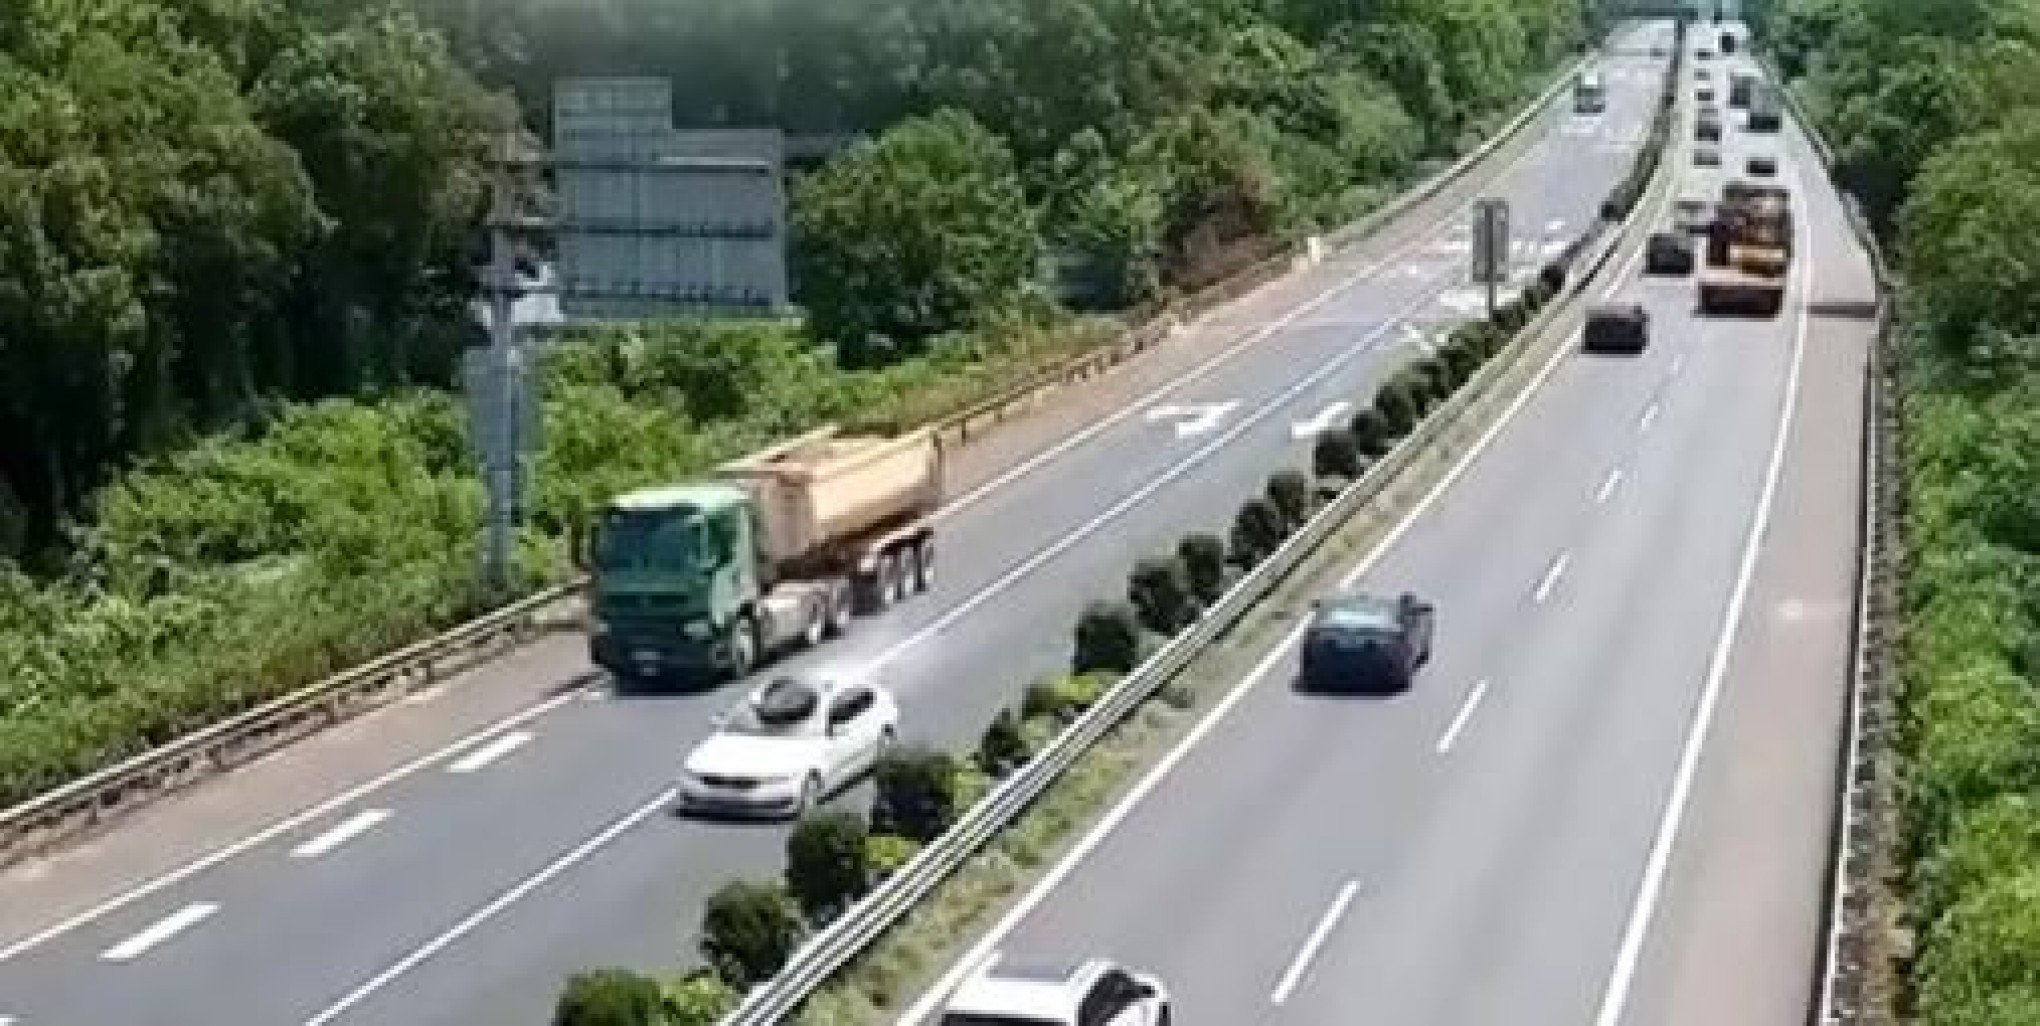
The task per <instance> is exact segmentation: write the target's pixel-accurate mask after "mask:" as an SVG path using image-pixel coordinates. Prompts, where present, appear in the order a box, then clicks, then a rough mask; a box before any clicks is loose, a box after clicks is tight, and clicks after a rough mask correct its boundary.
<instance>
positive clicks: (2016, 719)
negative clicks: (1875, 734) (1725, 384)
mask: <svg viewBox="0 0 2040 1026" xmlns="http://www.w3.org/2000/svg"><path fill="white" fill-rule="evenodd" d="M1764 7H1765V8H1766V20H1765V21H1764V22H1763V23H1762V28H1763V30H1764V31H1765V33H1766V34H1767V35H1768V36H1769V38H1770V40H1771V46H1772V48H1773V51H1774V53H1775V54H1776V55H1777V57H1778V59H1779V60H1780V62H1781V63H1782V65H1783V67H1784V69H1785V71H1786V73H1787V75H1788V76H1789V77H1791V78H1792V79H1793V80H1794V83H1795V85H1796V87H1797V88H1798V90H1799V91H1800V93H1801V94H1802V96H1804V97H1805V98H1806V99H1807V100H1808V101H1809V104H1810V105H1811V107H1812V109H1813V111H1814V114H1815V117H1816V119H1817V120H1818V121H1819V122H1820V123H1821V127H1822V129H1823V131H1824V132H1825V133H1826V134H1827V135H1828V137H1829V138H1830V140H1831V141H1832V142H1833V144H1834V146H1835V148H1836V150H1837V151H1838V153H1839V155H1840V166H1839V168H1838V172H1837V173H1838V175H1839V176H1840V178H1841V179H1842V183H1843V184H1844V186H1846V187H1847V188H1848V189H1849V190H1850V191H1851V192H1852V193H1854V194H1855V195H1856V196H1857V197H1859V198H1860V200H1861V201H1862V204H1863V207H1864V209H1865V212H1866V214H1867V215H1868V217H1869V218H1870V219H1871V221H1872V222H1873V224H1874V225H1875V227H1876V228H1877V230H1878V231H1879V233H1880V234H1881V235H1882V236H1883V237H1884V239H1885V240H1887V241H1888V242H1889V243H1890V244H1891V252H1893V254H1894V261H1895V263H1896V265H1897V271H1898V273H1899V275H1900V300H1901V311H1900V312H1901V315H1902V320H1903V336H1902V351H1903V355H1902V361H1903V365H1902V367H1901V368H1900V371H1901V373H1902V377H1903V389H1902V403H1903V408H1902V421H1903V453H1902V462H1903V467H1904V473H1905V482H1904V492H1905V508H1904V512H1903V517H1904V521H1903V524H1904V537H1905V542H1906V548H1907V552H1906V553H1905V557H1906V559H1905V570H1904V572H1905V615H1906V622H1905V624H1904V626H1903V629H1902V630H1901V631H1900V632H1899V635H1898V636H1899V637H1900V638H1902V645H1903V648H1902V652H1901V660H1902V664H1901V665H1902V669H1903V672H1902V677H1901V692H1900V698H1899V701H1900V706H1901V710H1902V720H1901V724H1900V729H1899V735H1898V747H1899V752H1898V755H1899V758H1900V760H1901V764H1902V767H1903V769H1902V771H1901V775H1900V780H1901V784H1900V796H1901V809H1900V813H1901V816H1900V823H1901V824H1902V827H1901V833H1902V839H1901V840H1900V841H1899V843H1898V846H1897V850H1896V851H1895V852H1893V853H1892V855H1893V856H1894V858H1895V859H1896V860H1897V862H1898V863H1899V864H1900V866H1901V867H1902V870H1901V872H1900V874H1899V877H1898V879H1897V880H1895V881H1893V883H1894V884H1895V885H1896V887H1897V891H1898V893H1899V895H1901V896H1902V905H1903V907H1902V908H1901V909H1899V910H1898V912H1897V916H1896V919H1897V921H1898V923H1899V925H1900V926H1901V927H1902V929H1903V935H1902V936H1901V937H1900V938H1897V939H1895V942H1894V943H1893V944H1892V945H1891V950H1892V951H1893V952H1894V954H1895V958H1894V961H1893V964H1891V965H1887V966H1884V967H1883V969H1884V970H1886V973H1887V975H1890V976H1892V977H1893V979H1892V982H1894V983H1896V984H1897V986H1895V987H1891V988H1889V990H1890V993H1888V994H1887V995H1886V996H1887V997H1888V998H1889V999H1890V1000H1891V1001H1892V1007H1889V1008H1884V1009H1872V1010H1868V1011H1867V1012H1866V1015H1868V1017H1869V1018H1872V1019H1876V1020H1879V1021H1918V1022H1923V1023H1928V1024H1932V1026H2014V1024H2030V1023H2035V1022H2040V911H2036V910H2040V804H2036V803H2040V265H2036V264H2035V263H2034V261H2033V259H2032V249H2033V239H2034V237H2035V233H2036V232H2040V3H2035V2H2034V0H1943V2H1938V3H1933V4H1921V3H1905V2H1899V0H1774V2H1772V3H1767V4H1765V5H1764Z"/></svg>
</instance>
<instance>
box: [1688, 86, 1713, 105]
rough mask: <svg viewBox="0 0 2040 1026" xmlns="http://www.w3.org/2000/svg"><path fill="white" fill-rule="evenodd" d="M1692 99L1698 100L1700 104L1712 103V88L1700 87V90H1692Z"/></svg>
mask: <svg viewBox="0 0 2040 1026" xmlns="http://www.w3.org/2000/svg"><path fill="white" fill-rule="evenodd" d="M1693 99H1695V100H1698V101H1699V102H1701V103H1713V102H1714V87H1713V86H1701V87H1700V88H1698V89H1695V90H1693Z"/></svg>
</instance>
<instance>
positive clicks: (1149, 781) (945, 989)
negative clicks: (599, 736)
mask: <svg viewBox="0 0 2040 1026" xmlns="http://www.w3.org/2000/svg"><path fill="white" fill-rule="evenodd" d="M1578 341H1579V339H1578V334H1577V333H1575V335H1574V337H1573V339H1572V342H1573V344H1575V345H1576V344H1577V343H1578ZM1572 348H1573V346H1572V345H1567V346H1560V347H1558V348H1557V350H1556V351H1554V352H1553V353H1552V354H1551V358H1550V359H1549V360H1547V361H1545V364H1544V366H1543V367H1541V368H1539V369H1538V371H1537V376H1536V377H1535V378H1533V379H1531V381H1530V383H1529V385H1527V386H1526V387H1525V388H1524V389H1523V392H1522V394H1520V395H1518V396H1517V397H1516V398H1515V399H1514V400H1512V401H1511V402H1510V403H1509V405H1508V407H1507V408H1506V409H1504V410H1503V411H1502V415H1501V416H1500V417H1497V418H1496V419H1495V422H1494V423H1493V424H1490V425H1488V428H1487V430H1486V431H1484V432H1482V433H1481V435H1480V437H1479V438H1477V439H1475V440H1474V443H1473V446H1472V447H1471V448H1469V449H1467V451H1466V452H1465V453H1463V454H1462V455H1461V456H1460V457H1459V460H1458V461H1457V462H1455V463H1454V464H1453V465H1452V467H1451V468H1450V469H1449V470H1447V471H1446V472H1445V476H1444V477H1442V478H1440V479H1439V480H1438V483H1437V484H1434V485H1432V486H1431V490H1430V491H1428V492H1425V493H1424V495H1423V497H1422V498H1420V499H1418V500H1417V503H1416V505H1414V506H1412V507H1410V510H1409V512H1407V513H1405V514H1403V517H1402V519H1400V520H1398V521H1396V523H1395V526H1393V527H1391V528H1390V529H1389V531H1388V533H1387V534H1385V535H1383V536H1382V538H1381V540H1380V541H1378V542H1376V543H1375V544H1374V547H1373V548H1372V549H1369V550H1368V551H1367V553H1366V555H1364V556H1362V557H1361V558H1360V561H1359V562H1357V563H1355V564H1354V565H1353V568H1352V569H1351V570H1349V571H1347V572H1346V574H1345V576H1344V577H1342V578H1341V579H1340V582H1339V583H1340V586H1341V587H1348V588H1350V587H1352V586H1353V584H1354V583H1355V582H1357V581H1359V580H1360V578H1361V577H1362V576H1365V575H1366V573H1367V572H1368V571H1369V570H1372V569H1373V568H1374V566H1375V564H1377V563H1379V562H1380V561H1381V557H1382V556H1384V555H1386V554H1387V553H1388V550H1389V549H1390V548H1392V547H1393V546H1394V545H1395V544H1396V543H1397V542H1399V541H1401V540H1402V537H1403V535H1404V534H1407V533H1408V532H1409V530H1410V528H1412V527H1414V526H1415V525H1416V523H1417V521H1418V520H1419V519H1421V518H1422V517H1423V515H1424V514H1425V513H1426V512H1428V511H1429V510H1430V508H1431V506H1432V505H1433V504H1435V503H1436V502H1437V501H1438V500H1439V499H1440V498H1442V497H1443V496H1444V495H1445V493H1446V492H1447V491H1449V490H1450V489H1451V488H1452V486H1453V485H1454V484H1456V483H1458V481H1459V479H1460V478H1461V477H1462V476H1464V475H1465V474H1466V472H1467V471H1468V470H1469V469H1471V468H1472V467H1473V464H1474V461H1476V460H1478V459H1479V458H1480V456H1481V454H1482V453H1484V452H1486V451H1487V450H1488V447H1489V446H1491V445H1493V444H1494V440H1495V439H1496V438H1497V437H1499V436H1500V435H1501V433H1502V429H1504V428H1506V427H1508V426H1509V424H1511V423H1513V422H1514V421H1515V419H1516V416H1517V415H1518V414H1519V413H1521V412H1522V410H1523V407H1524V406H1525V405H1527V404H1528V403H1529V402H1530V399H1531V397H1532V396H1534V395H1536V394H1537V392H1538V391H1539V390H1540V389H1542V388H1543V387H1544V383H1545V382H1546V381H1548V380H1550V378H1551V375H1552V374H1553V373H1555V372H1556V371H1557V370H1558V367H1559V365H1560V364H1561V363H1563V362H1565V358H1566V357H1567V356H1568V355H1570V354H1571V351H1572ZM1306 626H1307V625H1305V624H1298V625H1297V626H1296V627H1295V628H1293V629H1292V630H1290V632H1289V633H1288V634H1287V635H1285V636H1283V638H1282V640H1281V641H1279V642H1277V643H1276V644H1275V647H1274V648H1272V649H1269V650H1268V653H1267V654H1266V655H1264V656H1262V657H1261V659H1260V661H1259V662H1257V663H1255V664H1254V666H1253V668H1252V669H1250V670H1248V671H1247V674H1246V676H1244V677H1241V678H1240V679H1239V681H1238V682H1237V683H1235V684H1234V685H1233V686H1232V689H1231V690H1230V691H1227V692H1226V693H1225V695H1224V696H1223V697H1221V698H1220V699H1219V700H1218V703H1217V704H1216V705H1213V706H1212V707H1211V711H1210V712H1207V713H1205V714H1204V718H1203V719H1201V720H1199V721H1197V723H1196V724H1195V725H1193V726H1192V727H1191V728H1190V732H1189V733H1187V734H1185V735H1183V739H1182V740H1180V741H1178V742H1176V746H1175V747H1174V748H1171V749H1169V751H1168V752H1167V753H1166V754H1165V755H1163V756H1162V759H1161V761H1160V762H1157V763H1155V765H1154V767H1153V768H1152V769H1150V770H1148V772H1147V774H1146V775H1145V776H1143V777H1141V778H1140V780H1139V781H1137V782H1136V783H1135V784H1134V785H1133V787H1132V788H1130V789H1128V790H1127V792H1126V793H1125V794H1124V795H1122V796H1121V797H1120V799H1119V801H1118V802H1116V803H1115V804H1114V805H1113V806H1112V807H1111V808H1110V809H1107V810H1106V812H1105V815H1104V816H1103V817H1101V818H1100V819H1099V820H1098V822H1097V823H1096V824H1094V825H1093V826H1092V827H1091V829H1090V830H1089V831H1088V832H1087V833H1085V834H1084V836H1083V837H1081V838H1079V839H1078V840H1077V843H1076V844H1074V845H1072V846H1071V847H1070V849H1069V851H1067V852H1065V853H1064V854H1063V857H1062V858H1061V859H1060V860H1059V861H1057V862H1056V864H1055V865H1054V866H1053V867H1051V868H1050V869H1049V871H1048V872H1047V873H1046V874H1045V875H1043V876H1042V878H1041V879H1040V880H1038V881H1036V882H1035V884H1034V886H1033V887H1032V888H1029V889H1028V891H1027V893H1026V894H1024V895H1022V896H1021V898H1020V900H1019V901H1017V902H1014V903H1013V905H1012V907H1011V908H1009V909H1007V910H1006V914H1005V915H1004V916H1003V917H1002V918H1000V919H999V921H998V922H996V923H994V924H993V925H992V928H991V929H990V930H987V931H986V932H985V935H984V936H983V937H981V938H979V939H978V942H977V944H976V945H974V946H973V947H972V948H971V949H970V951H968V952H966V953H965V954H964V956H963V957H962V958H959V959H957V961H956V963H955V965H953V966H952V967H951V968H950V970H949V971H948V972H946V973H944V974H943V975H942V977H941V978H940V979H938V980H937V981H936V982H935V983H934V985H932V986H930V987H929V988H928V989H927V990H926V991H924V992H923V993H922V995H921V997H920V999H919V1000H917V1001H915V1002H914V1004H913V1005H912V1006H911V1007H909V1008H908V1009H907V1011H906V1012H905V1013H904V1014H902V1015H901V1016H900V1018H899V1020H898V1022H899V1026H916V1024H918V1023H920V1022H921V1021H922V1020H925V1019H927V1018H928V1017H929V1016H931V1015H933V1014H934V1013H935V1009H936V1008H937V1007H938V1006H939V1005H940V1004H941V1003H942V1001H943V1000H944V999H945V998H946V997H948V995H949V993H950V992H951V991H953V990H955V989H956V987H957V985H958V984H960V983H962V982H963V979H964V977H965V976H967V975H968V974H969V973H970V972H971V971H972V970H973V969H974V968H976V967H977V966H979V965H981V964H983V963H984V960H985V959H986V958H987V957H988V956H989V954H990V953H991V952H992V951H994V950H996V949H997V948H998V946H999V944H1000V943H1001V942H1003V941H1004V940H1005V939H1006V938H1007V937H1008V936H1010V935H1011V934H1012V933H1013V931H1014V930H1015V929H1018V928H1019V926H1020V923H1021V922H1022V921H1023V920H1025V919H1026V918H1027V916H1028V915H1029V914H1031V913H1032V912H1033V911H1034V910H1035V909H1036V908H1038V907H1039V906H1040V905H1041V903H1042V902H1043V901H1046V900H1048V896H1049V895H1050V894H1052V893H1054V891H1055V889H1056V888H1057V887H1058V886H1060V885H1061V884H1062V881H1063V880H1064V879H1065V878H1067V877H1068V876H1069V875H1070V874H1071V873H1072V872H1075V871H1076V868H1077V866H1078V865H1080V864H1082V863H1083V861H1084V860H1085V859H1086V858H1088V857H1090V854H1091V853H1092V852H1093V851H1096V850H1097V848H1098V846H1099V845H1101V844H1103V843H1105V839H1106V838H1108V837H1110V836H1111V835H1112V832H1113V831H1114V830H1116V829H1118V828H1119V824H1120V823H1122V822H1124V821H1125V820H1126V817H1127V816H1129V815H1131V814H1132V813H1133V810H1134V809H1135V808H1137V807H1138V806H1139V805H1140V803H1141V801H1142V800H1144V799H1145V798H1146V797H1147V796H1148V795H1149V794H1151V793H1153V792H1154V790H1155V788H1157V787H1159V786H1161V783H1162V781H1163V780H1165V779H1167V778H1168V775H1169V774H1170V773H1171V772H1172V771H1174V770H1175V768H1176V766H1177V764H1179V763H1181V762H1182V761H1183V760H1184V758H1186V757H1187V756H1189V754H1190V752H1191V751H1192V750H1194V749H1195V748H1196V747H1197V745H1198V744H1200V743H1201V742H1202V741H1203V740H1204V739H1205V738H1206V737H1208V736H1210V734H1211V732H1212V731H1214V730H1216V729H1218V726H1219V724H1220V723H1222V722H1224V720H1225V718H1226V716H1227V715H1228V714H1230V713H1231V712H1232V710H1233V709H1234V708H1236V707H1238V705H1239V704H1240V701H1241V700H1242V699H1244V698H1246V697H1247V694H1248V693H1249V692H1251V691H1252V690H1253V689H1254V687H1255V685H1257V684H1259V683H1260V682H1261V680H1262V679H1263V678H1265V677H1267V676H1268V674H1269V673H1271V672H1273V671H1274V669H1275V667H1276V666H1277V665H1278V664H1279V663H1281V662H1282V660H1283V659H1285V658H1286V657H1287V656H1288V655H1289V653H1290V651H1291V650H1292V649H1294V648H1295V647H1296V645H1297V643H1298V642H1299V641H1301V640H1302V638H1303V632H1304V630H1305V628H1306Z"/></svg>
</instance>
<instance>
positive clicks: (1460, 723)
mask: <svg viewBox="0 0 2040 1026" xmlns="http://www.w3.org/2000/svg"><path fill="white" fill-rule="evenodd" d="M1487 689H1488V680H1487V678H1486V677H1482V678H1481V679H1480V680H1478V681H1476V682H1474V685H1473V692H1472V693H1471V694H1469V695H1467V696H1466V701H1465V703H1463V704H1462V705H1460V707H1459V713H1458V714H1457V715H1455V716H1453V717H1452V724H1451V725H1450V726H1448V727H1446V728H1445V736H1443V737H1441V738H1439V739H1438V754H1439V755H1444V754H1445V753H1446V752H1449V751H1451V750H1452V743H1453V742H1454V741H1457V740H1459V732H1460V731H1461V730H1464V729H1466V723H1467V721H1468V720H1471V719H1473V711H1474V710H1475V709H1476V708H1479V707H1480V700H1481V699H1482V698H1484V697H1486V696H1487Z"/></svg>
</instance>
